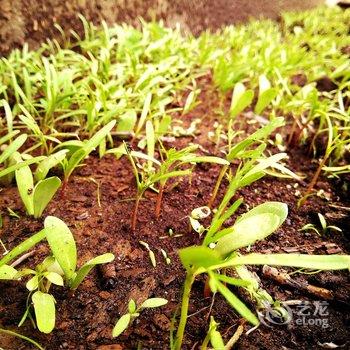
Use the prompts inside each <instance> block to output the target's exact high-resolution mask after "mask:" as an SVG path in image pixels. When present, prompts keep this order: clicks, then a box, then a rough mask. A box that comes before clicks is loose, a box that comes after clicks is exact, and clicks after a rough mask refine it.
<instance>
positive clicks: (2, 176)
mask: <svg viewBox="0 0 350 350" xmlns="http://www.w3.org/2000/svg"><path fill="white" fill-rule="evenodd" d="M18 133H19V131H13V132H9V133H8V134H7V135H5V136H3V137H2V138H0V151H1V154H0V165H1V166H2V167H1V168H0V183H1V184H9V183H10V182H11V181H12V179H13V175H14V172H15V170H17V169H19V168H21V167H23V166H28V165H30V164H33V163H38V162H39V161H41V160H43V159H44V158H45V157H34V158H32V157H29V158H28V159H26V160H23V161H21V162H16V161H15V159H14V155H15V154H17V153H18V152H17V151H18V150H19V148H20V147H21V146H23V144H24V143H25V142H26V140H27V135H26V134H22V135H19V136H18V137H17V138H15V139H14V140H12V139H13V137H14V136H16V135H17V134H18Z"/></svg>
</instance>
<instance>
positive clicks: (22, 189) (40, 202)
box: [13, 152, 61, 218]
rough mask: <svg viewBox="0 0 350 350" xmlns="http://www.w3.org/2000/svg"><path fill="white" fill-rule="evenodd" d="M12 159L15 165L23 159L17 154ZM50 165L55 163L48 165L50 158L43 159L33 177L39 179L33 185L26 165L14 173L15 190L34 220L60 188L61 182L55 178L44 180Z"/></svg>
mask: <svg viewBox="0 0 350 350" xmlns="http://www.w3.org/2000/svg"><path fill="white" fill-rule="evenodd" d="M13 158H14V160H15V161H16V162H17V164H21V163H22V162H23V158H22V156H21V155H20V154H19V153H18V152H16V153H15V154H14V155H13ZM57 163H58V162H57ZM52 164H53V165H55V163H50V158H47V159H44V160H43V161H42V163H40V164H39V166H38V168H37V172H36V174H35V175H37V176H36V178H39V179H40V178H41V179H40V180H39V181H37V182H36V183H34V176H33V174H32V171H31V169H30V167H29V166H28V165H26V166H22V167H21V168H19V169H17V170H16V171H15V174H16V182H17V188H18V191H19V194H20V196H21V199H22V201H23V203H24V205H25V207H26V210H27V213H28V215H32V216H34V217H35V218H39V217H40V216H41V215H42V213H43V211H44V210H45V208H46V207H47V205H48V204H49V202H50V201H51V199H52V198H53V197H54V195H55V193H56V192H57V190H58V189H59V187H60V186H61V180H60V179H59V178H58V177H57V176H53V177H48V178H46V175H47V173H48V171H49V169H50V167H51V165H52Z"/></svg>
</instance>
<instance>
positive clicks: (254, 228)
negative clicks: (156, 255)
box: [172, 197, 350, 350]
mask: <svg viewBox="0 0 350 350" xmlns="http://www.w3.org/2000/svg"><path fill="white" fill-rule="evenodd" d="M231 198H232V197H231ZM240 203H241V201H236V202H235V203H234V204H233V205H232V206H231V207H229V208H227V209H222V208H226V201H225V198H224V200H223V202H222V205H220V206H219V209H218V211H217V212H216V214H215V216H214V218H213V220H212V224H211V225H210V227H209V228H208V230H207V233H206V237H205V239H204V241H203V245H202V246H193V247H189V248H184V249H181V250H180V252H179V254H180V259H181V262H182V264H183V266H184V267H185V268H186V272H187V275H186V280H185V285H184V292H183V298H182V306H181V316H180V321H179V325H178V330H177V335H176V339H175V343H174V344H173V346H172V348H174V349H176V350H179V349H181V346H182V341H183V335H184V330H185V326H186V321H187V314H188V306H189V298H190V292H191V286H192V284H193V282H194V280H195V278H196V276H198V275H200V274H203V273H204V274H207V275H208V277H209V286H210V289H211V290H212V291H213V292H214V293H217V292H219V293H220V294H222V296H223V297H224V298H225V299H226V300H227V302H228V303H229V304H230V305H231V306H232V307H233V308H234V309H235V310H236V311H237V312H238V313H239V314H240V315H242V316H243V317H244V318H245V319H246V320H247V321H248V322H250V323H251V324H253V325H258V324H259V321H258V319H257V317H256V316H255V315H254V313H252V311H250V309H249V308H248V307H247V306H246V305H245V304H244V303H243V302H242V301H241V300H240V299H239V298H238V297H237V296H236V295H235V294H234V293H233V292H232V291H231V290H230V288H229V287H228V285H233V286H237V287H243V288H248V289H247V290H248V291H249V290H250V288H254V289H253V290H256V289H255V287H249V286H250V285H251V284H252V281H251V278H249V275H247V273H246V272H244V271H242V270H241V269H242V266H245V265H265V264H268V265H274V266H293V267H302V268H310V269H316V270H338V269H349V266H350V256H348V255H333V256H322V255H303V254H259V253H251V254H245V255H244V254H242V253H239V251H238V250H240V251H241V252H242V250H243V249H244V248H246V247H249V246H251V245H252V244H254V243H256V242H257V241H259V240H263V239H265V238H266V237H268V236H269V235H270V234H272V233H273V232H275V231H276V230H277V229H278V228H279V227H280V226H281V225H282V224H283V222H284V220H285V219H286V217H287V214H288V209H287V206H286V205H285V204H283V203H279V202H267V203H264V204H261V205H258V206H257V207H255V208H253V209H252V210H250V211H248V212H247V213H245V214H243V215H242V216H240V217H239V218H238V219H237V220H236V222H235V224H234V225H232V226H230V227H227V228H224V229H221V226H222V225H223V223H224V222H225V221H226V220H227V219H228V218H230V217H231V216H232V214H233V213H234V212H235V211H236V210H237V208H238V206H239V204H240ZM226 268H230V269H234V270H236V271H237V273H238V276H239V277H240V278H233V277H228V276H226V275H225V274H223V272H222V271H224V270H223V269H226ZM242 277H244V278H242ZM265 297H266V296H265ZM268 299H269V298H268ZM260 300H262V299H261V296H260Z"/></svg>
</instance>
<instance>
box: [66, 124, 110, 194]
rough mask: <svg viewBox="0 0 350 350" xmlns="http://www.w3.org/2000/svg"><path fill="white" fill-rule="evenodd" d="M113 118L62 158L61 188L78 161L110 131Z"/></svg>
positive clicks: (82, 159)
mask: <svg viewBox="0 0 350 350" xmlns="http://www.w3.org/2000/svg"><path fill="white" fill-rule="evenodd" d="M115 123H116V122H115V120H113V121H111V122H109V123H108V124H107V125H105V126H104V127H103V128H102V129H101V130H99V131H98V132H97V133H96V134H95V135H94V136H92V137H91V139H90V140H88V141H86V142H83V143H81V144H79V145H78V149H77V150H75V151H73V153H72V154H71V155H69V156H68V157H66V158H65V159H63V161H62V168H63V173H64V181H63V189H64V188H65V186H66V185H67V183H68V180H69V178H70V176H71V175H72V173H73V171H74V169H76V168H77V167H78V166H80V163H81V162H82V161H84V159H85V158H86V157H87V156H88V155H89V154H90V153H91V152H92V151H93V150H94V149H95V148H96V147H98V146H99V145H100V144H101V142H102V141H103V140H104V138H105V137H106V136H107V135H108V134H109V133H110V131H111V130H112V129H113V127H114V125H115ZM65 146H67V144H64V143H63V144H61V145H60V147H65Z"/></svg>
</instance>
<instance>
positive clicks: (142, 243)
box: [139, 241, 157, 267]
mask: <svg viewBox="0 0 350 350" xmlns="http://www.w3.org/2000/svg"><path fill="white" fill-rule="evenodd" d="M139 243H140V244H141V245H142V246H144V247H145V248H146V250H147V251H148V255H149V258H150V260H151V264H152V266H153V267H156V266H157V261H156V256H155V255H154V252H153V250H151V248H150V247H149V244H148V243H146V242H144V241H139Z"/></svg>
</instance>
